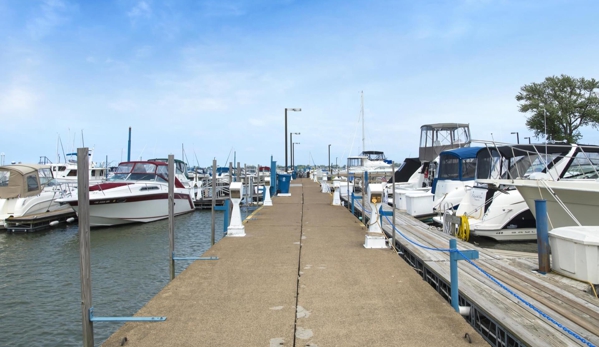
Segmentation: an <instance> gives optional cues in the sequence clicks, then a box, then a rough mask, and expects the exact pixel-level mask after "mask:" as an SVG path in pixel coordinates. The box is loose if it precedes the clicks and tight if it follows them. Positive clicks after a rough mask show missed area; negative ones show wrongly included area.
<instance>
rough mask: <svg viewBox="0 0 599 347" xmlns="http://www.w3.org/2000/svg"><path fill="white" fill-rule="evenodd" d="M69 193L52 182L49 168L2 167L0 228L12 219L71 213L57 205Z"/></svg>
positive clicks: (38, 165) (65, 207) (0, 174)
mask: <svg viewBox="0 0 599 347" xmlns="http://www.w3.org/2000/svg"><path fill="white" fill-rule="evenodd" d="M68 189H69V187H68V185H67V184H61V183H59V182H57V181H56V180H55V179H54V178H53V176H52V170H51V167H50V166H49V165H40V164H18V165H5V166H0V227H4V224H5V220H7V219H10V218H17V217H27V216H34V215H37V214H41V213H45V212H54V211H65V212H68V211H72V208H71V207H70V206H62V205H61V204H60V203H59V202H58V201H57V200H58V199H59V198H61V197H63V195H64V194H65V193H67V191H68Z"/></svg>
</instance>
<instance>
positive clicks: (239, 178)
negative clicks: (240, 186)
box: [235, 162, 241, 182]
mask: <svg viewBox="0 0 599 347" xmlns="http://www.w3.org/2000/svg"><path fill="white" fill-rule="evenodd" d="M236 175H237V179H236V180H235V182H241V163H239V162H237V174H236Z"/></svg>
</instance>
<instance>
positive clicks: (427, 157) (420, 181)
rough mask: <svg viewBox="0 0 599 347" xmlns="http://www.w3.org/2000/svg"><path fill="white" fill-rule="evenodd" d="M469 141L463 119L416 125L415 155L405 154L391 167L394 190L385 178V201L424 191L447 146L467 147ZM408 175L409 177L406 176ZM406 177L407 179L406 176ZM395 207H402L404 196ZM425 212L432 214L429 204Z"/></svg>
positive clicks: (424, 193) (389, 181) (428, 188)
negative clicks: (409, 156)
mask: <svg viewBox="0 0 599 347" xmlns="http://www.w3.org/2000/svg"><path fill="white" fill-rule="evenodd" d="M470 144H471V138H470V126H469V124H465V123H434V124H424V125H422V126H421V127H420V147H419V151H418V153H419V156H418V158H408V159H406V160H404V163H403V164H402V165H401V166H400V167H399V168H398V169H397V170H396V171H395V173H394V175H395V190H393V186H392V183H391V180H388V181H387V184H386V186H385V192H386V194H387V195H388V197H389V199H388V201H389V203H390V204H391V203H392V202H393V199H395V198H397V199H398V201H399V197H400V196H402V197H403V196H405V195H406V194H412V195H423V196H424V195H428V196H430V197H431V198H430V199H431V200H432V193H431V190H432V188H433V183H434V179H435V177H436V175H437V171H438V166H439V158H440V154H441V153H442V152H443V151H448V150H451V149H457V148H463V147H469V146H470ZM407 177H409V178H407ZM406 178H407V179H406ZM396 207H397V208H399V209H406V207H407V206H406V205H405V200H402V201H399V203H396ZM425 214H426V215H430V214H433V210H432V206H431V208H430V211H428V212H427V213H425Z"/></svg>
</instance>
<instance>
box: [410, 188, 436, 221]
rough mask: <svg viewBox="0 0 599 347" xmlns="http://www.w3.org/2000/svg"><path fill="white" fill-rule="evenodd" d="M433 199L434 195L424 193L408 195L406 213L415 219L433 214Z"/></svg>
mask: <svg viewBox="0 0 599 347" xmlns="http://www.w3.org/2000/svg"><path fill="white" fill-rule="evenodd" d="M433 197H434V195H433V194H431V193H423V192H414V193H408V194H406V195H405V200H406V212H408V214H409V215H410V216H414V217H416V216H426V215H430V214H433Z"/></svg>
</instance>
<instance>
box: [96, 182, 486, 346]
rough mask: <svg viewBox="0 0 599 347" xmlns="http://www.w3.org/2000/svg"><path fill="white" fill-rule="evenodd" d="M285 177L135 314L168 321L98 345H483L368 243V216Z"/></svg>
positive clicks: (413, 277) (404, 269) (393, 259)
mask: <svg viewBox="0 0 599 347" xmlns="http://www.w3.org/2000/svg"><path fill="white" fill-rule="evenodd" d="M291 183H292V185H291V189H290V190H291V196H290V197H274V198H273V206H269V207H263V208H261V209H260V210H259V211H257V213H255V214H254V215H253V216H251V218H250V219H249V220H248V221H247V222H246V223H245V228H246V229H245V232H246V234H247V236H246V237H240V238H237V237H235V238H234V237H228V238H223V239H222V240H221V241H219V242H218V243H217V244H216V245H214V246H213V247H212V248H211V249H210V250H208V251H207V252H206V253H205V254H204V255H203V256H218V257H219V260H216V261H195V262H194V263H193V264H191V265H190V266H189V267H188V268H187V269H186V270H185V271H183V272H182V273H181V274H180V275H179V276H177V277H176V278H175V279H174V280H173V281H172V282H171V283H170V284H168V285H167V286H166V287H165V288H164V289H163V290H162V291H161V292H160V293H158V294H157V295H156V296H155V297H154V298H153V299H152V300H150V301H149V302H148V303H147V304H146V305H145V306H144V307H143V308H142V309H141V310H140V311H139V312H138V313H137V314H136V315H139V316H166V317H167V320H166V321H164V322H157V323H126V324H125V325H124V326H123V327H121V328H120V329H119V330H118V331H117V332H116V333H114V334H113V335H112V336H111V337H110V338H109V339H108V340H107V341H105V342H104V343H103V346H106V347H112V346H121V345H123V346H144V347H147V346H271V347H278V346H311V347H317V346H319V347H323V346H472V345H474V346H487V345H488V344H487V343H486V342H485V341H484V340H483V339H482V337H481V336H480V335H479V334H478V333H477V332H476V331H475V330H474V329H473V328H472V327H471V326H470V325H469V324H468V323H467V322H466V321H465V320H464V319H463V318H462V317H461V316H460V315H459V314H458V313H456V312H455V311H454V310H453V308H452V307H451V306H450V305H449V304H448V303H447V302H446V301H444V300H443V299H442V298H441V297H440V296H439V294H437V292H436V291H435V290H434V289H433V288H431V287H430V286H429V285H428V284H427V283H426V282H425V281H423V280H422V278H421V276H420V275H418V274H417V273H416V272H415V271H414V269H412V268H411V267H410V266H409V265H408V264H406V263H405V262H404V260H402V259H401V258H400V257H399V256H397V255H396V254H395V253H394V252H393V251H391V250H389V249H366V248H364V246H363V244H364V236H365V233H366V228H365V227H364V225H362V224H361V223H360V221H358V220H357V219H356V218H354V217H353V216H352V215H351V213H350V212H349V211H347V209H345V208H343V207H340V206H333V205H331V201H332V196H331V195H330V194H326V193H321V192H320V187H319V185H318V184H317V183H314V182H312V181H311V180H309V179H299V180H294V181H292V182H291ZM165 261H166V260H165ZM123 290H126V289H123ZM466 334H467V335H468V337H469V340H470V341H471V343H470V342H469V341H468V338H465V335H466ZM125 338H126V339H125Z"/></svg>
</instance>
